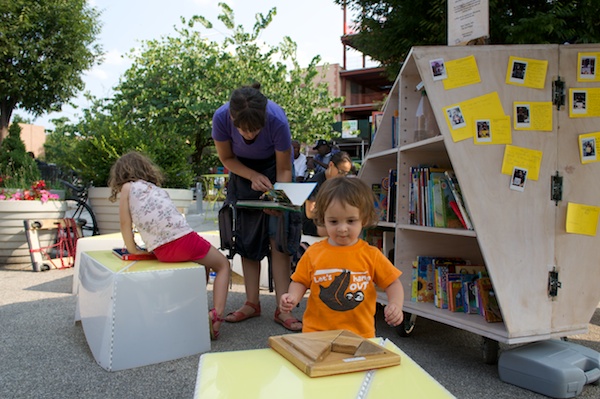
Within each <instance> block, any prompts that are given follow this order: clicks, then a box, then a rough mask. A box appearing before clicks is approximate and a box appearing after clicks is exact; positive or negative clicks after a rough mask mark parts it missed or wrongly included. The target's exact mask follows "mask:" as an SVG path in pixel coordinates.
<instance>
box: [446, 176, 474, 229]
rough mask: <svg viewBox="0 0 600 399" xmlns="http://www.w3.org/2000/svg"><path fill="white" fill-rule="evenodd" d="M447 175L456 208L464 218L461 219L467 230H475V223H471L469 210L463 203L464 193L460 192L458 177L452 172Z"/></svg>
mask: <svg viewBox="0 0 600 399" xmlns="http://www.w3.org/2000/svg"><path fill="white" fill-rule="evenodd" d="M445 173H446V178H447V181H448V184H449V185H450V189H451V191H452V195H453V196H454V201H455V202H456V206H457V207H458V209H459V213H460V215H461V216H462V218H460V219H462V222H463V223H464V225H465V226H466V228H467V229H469V230H473V223H472V222H471V218H470V216H469V212H468V211H467V208H466V206H465V203H464V201H463V198H462V193H461V191H460V186H459V184H458V180H457V179H456V175H455V174H454V172H453V171H451V170H447V171H446V172H445Z"/></svg>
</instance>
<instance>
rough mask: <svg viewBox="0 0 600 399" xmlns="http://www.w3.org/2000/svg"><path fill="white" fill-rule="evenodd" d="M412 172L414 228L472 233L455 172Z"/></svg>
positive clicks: (410, 205)
mask: <svg viewBox="0 0 600 399" xmlns="http://www.w3.org/2000/svg"><path fill="white" fill-rule="evenodd" d="M409 172H410V177H411V181H410V184H409V193H408V198H409V203H408V212H409V220H410V223H411V224H414V225H418V226H430V227H448V228H465V229H469V230H473V223H472V222H471V218H470V216H469V213H468V211H467V209H466V206H465V203H464V201H463V199H462V194H461V192H460V186H459V185H458V180H456V176H455V175H454V172H453V171H452V170H449V169H441V168H436V167H431V166H412V167H411V168H410V171H409Z"/></svg>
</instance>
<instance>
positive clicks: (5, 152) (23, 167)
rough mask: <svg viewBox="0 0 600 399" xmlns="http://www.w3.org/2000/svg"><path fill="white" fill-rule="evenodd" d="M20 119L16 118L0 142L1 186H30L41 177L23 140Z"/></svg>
mask: <svg viewBox="0 0 600 399" xmlns="http://www.w3.org/2000/svg"><path fill="white" fill-rule="evenodd" d="M19 121H20V120H19V119H18V118H15V120H14V121H13V123H12V124H11V125H10V127H9V128H8V136H7V137H6V138H5V139H4V140H2V143H1V144H0V177H1V179H2V181H1V182H0V186H2V187H5V188H29V186H31V184H32V183H33V182H35V181H37V180H39V179H40V170H39V169H38V167H37V164H36V163H35V160H34V159H33V158H32V157H31V156H30V155H29V154H28V153H27V151H26V149H25V143H23V140H21V127H20V126H19Z"/></svg>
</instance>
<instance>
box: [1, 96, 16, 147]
mask: <svg viewBox="0 0 600 399" xmlns="http://www.w3.org/2000/svg"><path fill="white" fill-rule="evenodd" d="M14 109H15V104H14V102H13V101H11V100H10V99H7V98H4V99H2V100H1V101H0V143H1V142H2V140H4V138H5V137H6V136H8V125H9V123H10V117H11V116H12V113H13V110H14Z"/></svg>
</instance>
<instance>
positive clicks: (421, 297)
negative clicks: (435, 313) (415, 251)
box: [416, 256, 435, 303]
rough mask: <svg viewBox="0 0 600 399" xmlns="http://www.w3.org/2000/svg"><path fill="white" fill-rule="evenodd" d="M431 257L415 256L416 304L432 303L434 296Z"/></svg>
mask: <svg viewBox="0 0 600 399" xmlns="http://www.w3.org/2000/svg"><path fill="white" fill-rule="evenodd" d="M433 259H434V257H432V256H417V287H418V291H417V299H416V302H432V303H433V296H434V287H435V281H434V275H435V274H434V269H433Z"/></svg>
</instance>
